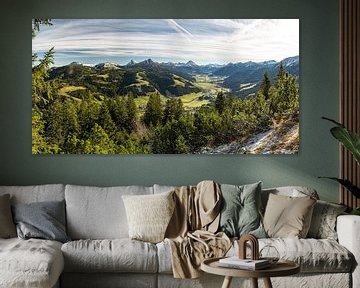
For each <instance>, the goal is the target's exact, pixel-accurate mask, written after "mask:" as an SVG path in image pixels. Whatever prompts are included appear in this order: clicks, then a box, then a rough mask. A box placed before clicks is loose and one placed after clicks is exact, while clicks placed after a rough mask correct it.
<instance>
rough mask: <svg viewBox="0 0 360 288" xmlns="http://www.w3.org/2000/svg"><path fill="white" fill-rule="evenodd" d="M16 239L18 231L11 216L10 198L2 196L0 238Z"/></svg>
mask: <svg viewBox="0 0 360 288" xmlns="http://www.w3.org/2000/svg"><path fill="white" fill-rule="evenodd" d="M12 237H16V229H15V224H14V221H13V217H12V214H11V205H10V196H9V194H4V195H1V196H0V238H12Z"/></svg>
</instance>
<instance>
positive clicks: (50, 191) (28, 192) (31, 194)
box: [0, 184, 65, 205]
mask: <svg viewBox="0 0 360 288" xmlns="http://www.w3.org/2000/svg"><path fill="white" fill-rule="evenodd" d="M64 192H65V185H63V184H46V185H34V186H0V195H4V194H10V201H11V204H13V205H14V204H18V203H23V204H27V203H32V202H42V201H62V200H64V198H65V193H64Z"/></svg>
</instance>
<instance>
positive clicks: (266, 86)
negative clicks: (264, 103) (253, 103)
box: [260, 71, 271, 100]
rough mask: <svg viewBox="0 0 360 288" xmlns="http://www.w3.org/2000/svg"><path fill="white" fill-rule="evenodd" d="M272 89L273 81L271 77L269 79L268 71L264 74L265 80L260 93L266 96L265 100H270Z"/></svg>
mask: <svg viewBox="0 0 360 288" xmlns="http://www.w3.org/2000/svg"><path fill="white" fill-rule="evenodd" d="M270 87H271V80H270V77H269V73H268V72H267V71H266V72H265V73H264V79H263V80H262V82H261V85H260V91H261V92H262V94H263V95H264V97H265V100H268V99H269V90H270Z"/></svg>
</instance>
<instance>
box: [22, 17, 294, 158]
mask: <svg viewBox="0 0 360 288" xmlns="http://www.w3.org/2000/svg"><path fill="white" fill-rule="evenodd" d="M64 31H66V33H65V32H64ZM249 31H251V32H249ZM279 31H281V33H279ZM32 48H33V50H32V60H33V61H32V79H33V81H32V154H297V153H298V152H299V110H300V109H299V103H300V101H299V98H300V93H299V79H300V73H299V62H300V60H299V19H51V20H50V19H33V29H32ZM29 96H30V95H29Z"/></svg>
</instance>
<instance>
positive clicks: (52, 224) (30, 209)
mask: <svg viewBox="0 0 360 288" xmlns="http://www.w3.org/2000/svg"><path fill="white" fill-rule="evenodd" d="M13 214H14V221H15V223H16V229H17V234H18V236H19V238H22V239H30V238H39V239H47V240H56V241H59V242H66V241H69V240H70V238H69V237H68V236H67V235H66V231H65V230H66V229H65V201H64V200H62V201H45V202H34V203H29V204H23V203H18V204H15V205H14V206H13Z"/></svg>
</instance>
